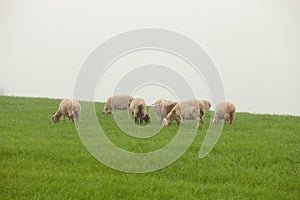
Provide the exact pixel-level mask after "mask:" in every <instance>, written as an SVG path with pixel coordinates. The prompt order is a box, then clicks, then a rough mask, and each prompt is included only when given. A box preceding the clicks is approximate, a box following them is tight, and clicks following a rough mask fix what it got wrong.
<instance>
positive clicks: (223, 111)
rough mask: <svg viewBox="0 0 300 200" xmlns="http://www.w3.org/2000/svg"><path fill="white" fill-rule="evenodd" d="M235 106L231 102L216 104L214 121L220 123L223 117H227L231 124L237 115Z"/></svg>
mask: <svg viewBox="0 0 300 200" xmlns="http://www.w3.org/2000/svg"><path fill="white" fill-rule="evenodd" d="M235 110H236V108H235V106H234V105H233V104H232V103H230V102H224V103H220V104H218V105H217V106H216V109H215V116H214V121H213V122H214V123H219V122H220V120H221V119H225V122H224V123H226V122H227V121H228V122H229V124H232V121H233V119H234V115H235Z"/></svg>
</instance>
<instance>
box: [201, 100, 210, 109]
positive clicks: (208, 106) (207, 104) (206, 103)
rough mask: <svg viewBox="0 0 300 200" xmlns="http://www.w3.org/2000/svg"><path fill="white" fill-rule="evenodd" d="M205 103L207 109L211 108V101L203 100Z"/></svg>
mask: <svg viewBox="0 0 300 200" xmlns="http://www.w3.org/2000/svg"><path fill="white" fill-rule="evenodd" d="M202 101H203V103H204V104H205V110H209V109H210V107H211V103H210V101H208V100H202Z"/></svg>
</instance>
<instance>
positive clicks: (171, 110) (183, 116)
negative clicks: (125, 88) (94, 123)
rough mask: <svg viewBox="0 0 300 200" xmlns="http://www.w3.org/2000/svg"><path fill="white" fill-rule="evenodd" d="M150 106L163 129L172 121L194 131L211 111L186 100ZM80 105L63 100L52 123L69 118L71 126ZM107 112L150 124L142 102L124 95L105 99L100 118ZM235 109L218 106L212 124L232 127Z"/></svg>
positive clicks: (207, 104)
mask: <svg viewBox="0 0 300 200" xmlns="http://www.w3.org/2000/svg"><path fill="white" fill-rule="evenodd" d="M152 105H153V108H154V112H155V114H156V115H157V116H158V117H159V118H160V120H161V122H162V124H163V125H164V126H168V125H170V123H171V122H172V121H173V120H175V121H176V123H177V124H178V125H181V126H182V125H183V120H194V119H196V120H197V122H198V123H197V127H196V128H197V129H198V127H199V125H200V123H201V125H202V128H203V127H204V116H205V110H208V109H210V107H211V103H210V102H209V101H207V100H187V101H182V102H174V101H170V100H166V99H159V100H157V101H156V102H155V103H154V104H152ZM80 109H81V107H80V104H79V102H78V101H77V100H71V99H64V100H62V102H61V103H60V105H59V108H58V110H57V112H56V113H55V114H54V115H53V116H52V121H53V122H54V123H55V122H58V121H59V119H60V117H61V116H63V117H64V120H65V117H68V118H69V120H70V119H71V120H72V122H73V123H74V119H75V121H76V122H77V121H78V118H79V115H80ZM110 110H112V111H113V112H115V111H116V110H128V115H129V116H131V115H132V116H134V119H135V123H140V124H142V123H143V122H149V121H150V119H151V118H150V116H149V114H148V113H147V110H146V103H145V100H144V99H143V98H133V97H132V96H127V95H115V96H111V97H109V98H108V99H107V101H106V103H105V107H104V110H103V112H102V114H105V115H108V114H111V112H110ZM235 110H236V108H235V106H234V105H233V104H232V103H230V102H224V103H220V104H218V105H217V106H216V108H215V112H214V119H213V122H214V123H219V122H220V120H221V119H224V120H225V123H226V122H228V123H229V124H232V121H233V119H234V115H235Z"/></svg>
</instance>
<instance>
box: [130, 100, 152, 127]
mask: <svg viewBox="0 0 300 200" xmlns="http://www.w3.org/2000/svg"><path fill="white" fill-rule="evenodd" d="M129 112H130V114H132V115H133V116H134V121H135V123H138V122H139V123H141V124H142V123H143V122H144V121H145V122H148V121H149V120H150V116H149V115H148V113H147V111H146V103H145V100H144V99H142V98H135V99H133V100H132V102H131V104H130V108H129Z"/></svg>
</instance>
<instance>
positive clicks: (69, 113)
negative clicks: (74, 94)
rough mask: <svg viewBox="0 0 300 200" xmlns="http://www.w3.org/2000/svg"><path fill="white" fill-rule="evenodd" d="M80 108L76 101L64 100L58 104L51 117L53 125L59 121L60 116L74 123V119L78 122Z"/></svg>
mask: <svg viewBox="0 0 300 200" xmlns="http://www.w3.org/2000/svg"><path fill="white" fill-rule="evenodd" d="M80 109H81V106H80V104H79V102H78V101H77V100H72V99H64V100H62V101H61V102H60V104H59V107H58V110H57V112H56V113H55V114H54V115H53V116H52V121H53V123H56V122H58V121H59V118H60V117H61V116H64V121H65V117H68V118H69V120H70V119H71V120H72V122H73V123H74V118H75V120H76V122H78V118H79V115H80Z"/></svg>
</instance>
